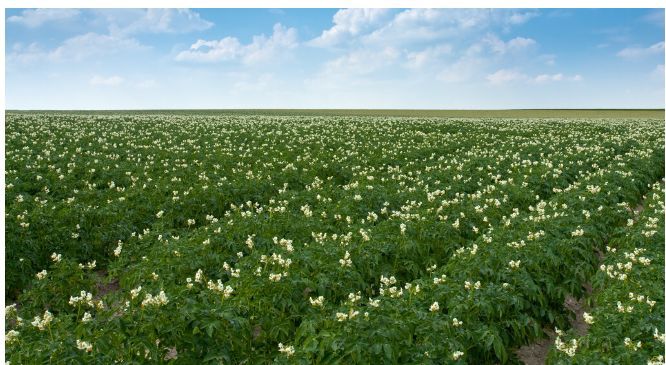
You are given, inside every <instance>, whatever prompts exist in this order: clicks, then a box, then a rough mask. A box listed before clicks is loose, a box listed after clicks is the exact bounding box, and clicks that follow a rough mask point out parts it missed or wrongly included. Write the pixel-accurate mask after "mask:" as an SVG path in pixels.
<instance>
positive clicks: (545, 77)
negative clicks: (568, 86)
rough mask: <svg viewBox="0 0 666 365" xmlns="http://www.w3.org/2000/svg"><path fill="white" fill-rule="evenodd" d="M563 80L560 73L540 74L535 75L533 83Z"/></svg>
mask: <svg viewBox="0 0 666 365" xmlns="http://www.w3.org/2000/svg"><path fill="white" fill-rule="evenodd" d="M562 80H564V75H562V74H561V73H558V74H541V75H537V76H536V77H535V78H534V81H535V82H549V81H562Z"/></svg>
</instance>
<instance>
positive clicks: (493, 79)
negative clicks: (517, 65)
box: [486, 69, 527, 85]
mask: <svg viewBox="0 0 666 365" xmlns="http://www.w3.org/2000/svg"><path fill="white" fill-rule="evenodd" d="M525 79H527V75H525V74H523V73H521V72H518V71H516V70H508V69H501V70H498V71H496V72H494V73H492V74H490V75H488V76H486V80H488V81H489V82H490V83H491V84H496V85H497V84H504V83H507V82H512V81H517V80H525Z"/></svg>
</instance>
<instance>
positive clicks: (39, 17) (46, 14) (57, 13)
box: [7, 9, 80, 28]
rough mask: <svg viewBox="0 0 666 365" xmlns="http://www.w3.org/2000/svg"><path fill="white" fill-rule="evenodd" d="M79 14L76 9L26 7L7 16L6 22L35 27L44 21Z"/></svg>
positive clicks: (62, 18)
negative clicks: (16, 13)
mask: <svg viewBox="0 0 666 365" xmlns="http://www.w3.org/2000/svg"><path fill="white" fill-rule="evenodd" d="M79 14H80V11H79V10H76V9H26V10H23V11H22V12H21V15H12V16H10V17H9V18H7V22H8V23H17V24H21V25H23V26H26V27H29V28H37V27H39V26H41V25H42V24H44V23H48V22H57V21H63V20H68V19H72V18H75V17H77V16H78V15H79Z"/></svg>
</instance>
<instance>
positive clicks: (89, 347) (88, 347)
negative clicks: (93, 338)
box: [76, 339, 93, 352]
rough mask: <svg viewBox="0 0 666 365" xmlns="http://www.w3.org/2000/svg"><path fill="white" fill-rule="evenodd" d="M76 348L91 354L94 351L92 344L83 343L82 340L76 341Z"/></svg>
mask: <svg viewBox="0 0 666 365" xmlns="http://www.w3.org/2000/svg"><path fill="white" fill-rule="evenodd" d="M76 348H77V349H79V350H84V351H86V352H91V351H92V348H93V346H92V344H91V343H89V342H86V341H81V340H78V339H77V340H76Z"/></svg>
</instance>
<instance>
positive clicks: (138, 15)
mask: <svg viewBox="0 0 666 365" xmlns="http://www.w3.org/2000/svg"><path fill="white" fill-rule="evenodd" d="M97 14H98V15H99V17H101V18H103V19H104V21H105V22H107V23H108V28H109V32H110V34H113V35H116V36H127V35H130V34H137V33H188V32H195V31H202V30H206V29H209V28H210V27H212V26H213V23H212V22H209V21H208V20H205V19H203V18H201V15H200V14H199V13H197V12H196V11H193V10H190V9H114V10H109V9H105V10H104V11H98V12H97Z"/></svg>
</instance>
